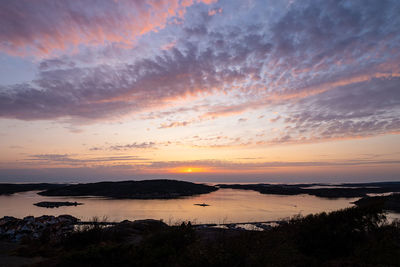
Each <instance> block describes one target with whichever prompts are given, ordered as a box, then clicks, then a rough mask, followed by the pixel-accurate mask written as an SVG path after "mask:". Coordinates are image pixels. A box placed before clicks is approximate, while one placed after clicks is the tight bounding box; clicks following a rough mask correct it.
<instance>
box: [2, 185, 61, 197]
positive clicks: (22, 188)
mask: <svg viewBox="0 0 400 267" xmlns="http://www.w3.org/2000/svg"><path fill="white" fill-rule="evenodd" d="M64 186H66V185H65V184H46V183H41V184H2V183H0V195H11V194H14V193H18V192H27V191H34V190H47V189H55V188H59V187H64Z"/></svg>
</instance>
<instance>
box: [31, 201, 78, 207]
mask: <svg viewBox="0 0 400 267" xmlns="http://www.w3.org/2000/svg"><path fill="white" fill-rule="evenodd" d="M33 205H35V206H38V207H42V208H58V207H63V206H67V207H68V206H78V205H83V203H78V202H76V201H75V202H70V201H42V202H38V203H35V204H33Z"/></svg>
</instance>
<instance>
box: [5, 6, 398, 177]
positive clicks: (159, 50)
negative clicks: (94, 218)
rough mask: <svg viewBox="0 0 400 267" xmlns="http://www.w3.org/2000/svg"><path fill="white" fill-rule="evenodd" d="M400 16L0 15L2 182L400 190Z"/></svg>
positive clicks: (277, 9) (248, 12) (373, 9)
mask: <svg viewBox="0 0 400 267" xmlns="http://www.w3.org/2000/svg"><path fill="white" fill-rule="evenodd" d="M93 7H96V8H93ZM398 11H400V2H399V1H394V0H393V1H391V0H383V1H372V2H368V4H365V2H364V1H361V0H357V1H356V0H354V1H322V0H321V1H308V0H307V1H293V0H283V1H239V0H238V1H231V0H212V1H210V0H190V1H186V0H185V1H183V0H171V1H158V0H149V1H128V0H120V1H111V0H110V1H108V0H100V1H97V0H96V1H95V0H88V1H64V0H61V1H58V2H57V5H54V4H50V2H49V1H48V0H38V1H29V0H16V1H2V2H1V3H0V25H1V28H2V30H1V31H0V151H1V153H0V181H11V182H24V181H53V182H59V181H75V182H76V181H100V180H127V179H153V178H173V179H186V180H191V181H200V182H201V181H203V182H213V181H217V182H219V181H221V180H223V181H227V182H235V181H240V182H253V181H265V182H267V181H271V182H276V181H285V182H288V183H290V182H311V181H318V182H351V181H376V180H380V181H386V180H398V178H399V173H400V146H399V144H400V135H399V133H400V32H399V25H400V18H399V16H398Z"/></svg>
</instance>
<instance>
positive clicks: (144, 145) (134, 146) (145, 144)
mask: <svg viewBox="0 0 400 267" xmlns="http://www.w3.org/2000/svg"><path fill="white" fill-rule="evenodd" d="M130 149H156V143H155V142H142V143H137V142H134V143H132V144H126V145H113V146H108V147H105V148H104V147H92V148H90V149H89V150H91V151H99V150H111V151H120V150H130Z"/></svg>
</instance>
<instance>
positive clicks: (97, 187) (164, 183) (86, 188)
mask: <svg viewBox="0 0 400 267" xmlns="http://www.w3.org/2000/svg"><path fill="white" fill-rule="evenodd" d="M216 190H218V188H217V187H215V186H209V185H204V184H196V183H190V182H184V181H176V180H144V181H122V182H99V183H85V184H75V185H67V186H63V187H59V188H53V189H48V190H45V191H42V192H40V193H39V195H42V196H97V197H108V198H120V199H122V198H129V199H171V198H179V197H186V196H193V195H199V194H205V193H210V192H213V191H216Z"/></svg>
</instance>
